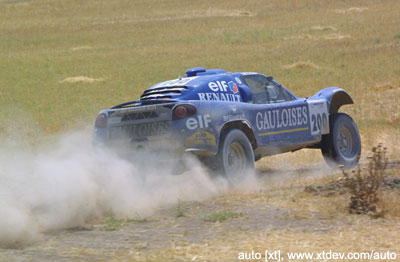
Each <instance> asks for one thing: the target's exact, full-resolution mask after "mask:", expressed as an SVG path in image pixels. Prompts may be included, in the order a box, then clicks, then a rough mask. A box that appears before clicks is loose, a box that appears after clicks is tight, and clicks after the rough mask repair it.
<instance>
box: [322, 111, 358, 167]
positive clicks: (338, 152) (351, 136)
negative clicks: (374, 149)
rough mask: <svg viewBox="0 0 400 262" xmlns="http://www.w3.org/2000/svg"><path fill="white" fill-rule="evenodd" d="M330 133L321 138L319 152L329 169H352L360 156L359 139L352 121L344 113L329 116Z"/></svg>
mask: <svg viewBox="0 0 400 262" xmlns="http://www.w3.org/2000/svg"><path fill="white" fill-rule="evenodd" d="M329 125H330V133H329V134H327V135H323V136H322V141H321V151H322V155H323V156H324V158H325V160H326V162H327V163H328V164H329V165H330V166H331V167H336V168H337V167H338V165H343V166H344V167H345V168H352V167H353V166H355V165H356V164H357V162H358V158H359V156H360V154H361V139H360V134H359V132H358V128H357V125H356V123H355V122H354V121H353V119H352V118H351V117H350V116H349V115H347V114H344V113H336V114H332V115H330V116H329Z"/></svg>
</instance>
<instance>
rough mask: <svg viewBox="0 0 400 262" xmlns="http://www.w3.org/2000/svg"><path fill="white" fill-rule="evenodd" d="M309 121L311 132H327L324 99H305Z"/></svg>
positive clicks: (316, 133)
mask: <svg viewBox="0 0 400 262" xmlns="http://www.w3.org/2000/svg"><path fill="white" fill-rule="evenodd" d="M307 103H308V111H309V115H310V121H311V134H312V135H319V134H322V135H324V134H329V114H328V104H327V102H326V100H325V99H321V100H313V101H307Z"/></svg>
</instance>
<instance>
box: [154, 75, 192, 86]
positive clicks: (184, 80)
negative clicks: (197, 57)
mask: <svg viewBox="0 0 400 262" xmlns="http://www.w3.org/2000/svg"><path fill="white" fill-rule="evenodd" d="M196 78H198V76H193V77H185V78H179V79H174V80H169V81H165V82H162V83H159V84H158V85H157V86H155V87H169V86H184V85H187V84H188V83H189V82H190V81H192V80H194V79H196Z"/></svg>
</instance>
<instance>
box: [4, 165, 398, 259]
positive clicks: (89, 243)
mask: <svg viewBox="0 0 400 262" xmlns="http://www.w3.org/2000/svg"><path fill="white" fill-rule="evenodd" d="M396 170H397V171H399V170H400V169H396ZM313 171H315V170H313V167H311V168H310V169H308V170H303V172H304V173H313ZM397 171H396V172H397ZM298 175H299V173H298V172H297V171H295V170H293V169H292V170H289V169H288V170H286V171H277V170H274V171H267V172H265V171H264V172H263V173H261V174H260V175H259V177H260V183H265V184H271V183H274V184H275V185H276V187H274V189H273V190H272V191H273V192H279V190H280V189H281V192H283V193H284V194H286V193H285V192H289V191H292V192H293V191H296V192H298V193H299V194H303V193H302V192H304V188H305V187H304V185H303V184H302V183H300V184H298V183H295V184H294V185H293V184H292V185H291V186H289V187H288V185H287V184H279V183H278V184H277V182H276V181H279V177H282V176H286V178H290V177H293V176H298ZM319 179H320V178H319ZM323 179H326V178H323ZM306 181H307V179H306ZM276 190H278V191H276ZM267 191H268V190H264V189H260V190H259V191H256V192H254V191H252V192H243V191H240V190H233V191H230V192H227V193H226V194H224V195H221V196H218V197H215V198H212V199H210V200H207V201H193V202H182V203H179V204H178V205H176V206H169V207H163V208H159V209H158V210H157V211H156V212H155V213H154V214H153V215H152V216H150V217H147V218H144V219H141V220H138V219H136V220H129V221H127V220H125V221H124V222H121V223H119V224H118V223H116V224H112V227H111V228H110V227H109V226H110V224H107V222H105V221H93V222H91V223H88V224H86V225H84V226H82V227H79V228H73V229H67V230H60V231H56V232H47V233H46V234H44V235H43V236H42V237H41V239H38V240H37V241H35V242H34V243H32V244H31V245H28V246H25V247H20V248H15V249H0V261H166V260H165V257H167V258H168V259H172V260H173V261H190V259H189V260H188V259H187V257H188V256H189V258H190V257H192V259H191V260H192V261H236V260H237V257H235V250H233V252H232V250H230V255H227V256H225V257H221V258H219V259H209V258H207V259H206V258H202V256H191V255H190V254H189V255H188V256H186V255H179V253H172V254H171V253H168V254H167V255H165V254H163V252H170V250H171V248H172V249H177V248H178V249H179V247H183V246H185V247H188V246H202V247H204V246H207V245H209V244H210V243H214V244H213V245H214V247H213V249H217V250H221V252H225V251H224V250H226V245H232V244H231V243H232V242H231V241H234V240H233V239H228V238H231V237H232V235H233V236H237V237H242V236H245V235H246V234H247V233H248V235H249V237H250V236H251V234H254V232H260V233H261V234H263V235H265V236H269V235H272V234H276V232H301V234H303V235H304V234H319V235H325V234H336V233H337V232H339V231H341V230H343V231H346V230H347V229H346V228H352V227H354V223H355V222H354V221H355V219H357V223H356V224H357V225H359V224H360V223H361V224H362V223H366V225H367V224H368V225H369V224H370V223H378V224H379V226H382V223H383V224H385V225H386V224H390V225H389V226H390V227H396V228H398V226H399V223H398V221H397V220H396V219H395V220H393V219H389V220H386V221H385V220H384V219H380V220H379V221H378V220H377V221H378V222H371V219H370V218H368V216H356V215H348V214H346V215H343V216H341V215H339V216H333V218H331V219H327V217H326V216H324V215H322V213H323V212H322V210H321V212H319V211H318V210H316V211H313V213H312V214H311V215H307V216H304V215H301V212H300V213H299V212H297V211H295V209H293V208H291V207H290V205H287V204H284V201H283V202H282V205H280V204H279V201H278V202H276V201H273V200H271V201H270V197H271V196H268V194H269V193H266V192H267ZM273 194H276V193H273ZM288 194H290V193H288ZM311 199H312V200H313V201H318V199H320V200H321V201H326V199H327V197H326V196H315V195H314V196H312V198H311ZM295 201H296V199H293V200H292V202H295ZM277 203H278V204H277ZM294 204H295V203H294ZM303 204H304V203H303ZM299 205H300V206H301V203H299ZM226 210H228V211H232V212H235V213H236V214H240V216H239V217H238V218H231V219H227V220H225V221H222V222H212V221H206V219H205V218H206V217H207V216H209V215H210V214H212V213H216V212H217V213H218V212H221V211H226ZM338 212H339V211H338ZM116 221H117V220H116ZM374 221H375V220H374ZM388 221H390V222H388ZM114 222H115V221H114ZM117 222H118V221H117ZM378 224H377V225H378ZM356 234H358V233H356ZM250 239H251V237H250V238H249V241H250ZM225 241H226V243H225ZM238 241H243V239H241V240H238ZM215 242H217V243H220V244H221V246H215ZM210 245H211V244H210ZM224 248H225V249H224ZM239 251H240V250H237V252H239ZM228 253H229V252H228ZM159 256H160V259H158V257H159ZM254 261H256V260H254Z"/></svg>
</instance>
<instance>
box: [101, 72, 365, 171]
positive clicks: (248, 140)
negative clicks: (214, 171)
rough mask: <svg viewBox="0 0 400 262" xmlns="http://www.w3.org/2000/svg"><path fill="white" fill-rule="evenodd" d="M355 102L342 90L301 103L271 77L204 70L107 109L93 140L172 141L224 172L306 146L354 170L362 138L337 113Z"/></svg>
mask: <svg viewBox="0 0 400 262" xmlns="http://www.w3.org/2000/svg"><path fill="white" fill-rule="evenodd" d="M352 103H353V100H352V98H351V97H350V95H349V94H348V93H347V92H346V91H345V90H343V89H341V88H338V87H329V88H325V89H323V90H321V91H320V92H318V93H317V94H316V95H314V96H312V97H308V98H300V97H297V96H295V95H294V94H292V93H291V92H290V91H289V90H287V89H286V88H285V87H283V86H282V85H281V84H279V83H278V82H276V81H275V80H274V79H273V78H272V77H270V76H265V75H263V74H259V73H249V72H246V73H229V72H226V71H225V70H221V69H213V70H205V69H204V68H201V67H199V68H192V69H189V70H187V71H186V76H185V77H183V78H179V79H175V80H170V81H166V82H161V83H158V84H156V85H154V86H152V87H150V88H149V89H147V90H145V91H144V93H143V94H142V95H141V97H140V99H139V100H137V101H131V102H127V103H123V104H120V105H117V106H114V107H112V108H111V109H107V110H103V111H101V112H100V113H99V115H98V117H97V119H96V123H95V128H94V136H95V138H96V140H97V141H102V142H103V143H105V144H108V145H110V146H112V145H114V146H117V147H128V148H130V150H135V149H137V148H138V147H155V148H156V149H157V148H161V145H162V144H165V141H169V142H170V141H173V142H172V144H174V145H178V146H177V148H180V149H181V150H182V151H186V152H192V153H194V154H196V155H199V156H200V157H203V158H208V159H211V160H213V161H212V162H216V163H217V165H215V164H214V166H219V167H221V166H222V172H223V173H228V169H229V166H230V168H233V169H237V168H238V166H237V165H239V167H240V168H241V167H246V166H247V167H251V166H254V160H258V159H259V158H261V157H263V156H267V155H272V154H278V153H283V152H288V151H294V150H298V149H301V148H306V147H309V148H321V150H322V153H323V155H324V156H325V158H326V159H328V160H332V161H333V162H334V163H339V164H343V165H345V166H346V167H350V166H353V165H354V164H355V163H356V162H357V159H358V158H357V156H358V155H359V154H360V152H361V144H360V136H359V133H358V129H357V126H356V125H355V123H354V121H353V120H352V119H351V118H350V117H349V116H348V115H346V114H342V113H338V110H339V108H340V107H341V106H342V105H344V104H352ZM232 133H233V135H232ZM227 140H228V141H227ZM169 144H171V143H169ZM235 161H236V162H237V161H239V163H236V162H235ZM240 168H239V169H240Z"/></svg>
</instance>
